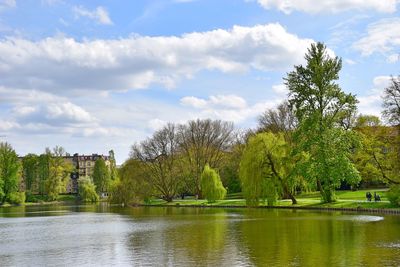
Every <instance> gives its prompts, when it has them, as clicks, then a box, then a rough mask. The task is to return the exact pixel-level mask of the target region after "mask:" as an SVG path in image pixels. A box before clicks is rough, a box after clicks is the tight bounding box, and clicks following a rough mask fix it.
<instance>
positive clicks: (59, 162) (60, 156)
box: [45, 146, 73, 200]
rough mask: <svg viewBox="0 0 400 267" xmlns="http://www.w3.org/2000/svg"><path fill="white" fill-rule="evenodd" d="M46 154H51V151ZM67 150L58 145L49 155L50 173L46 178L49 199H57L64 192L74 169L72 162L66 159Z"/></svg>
mask: <svg viewBox="0 0 400 267" xmlns="http://www.w3.org/2000/svg"><path fill="white" fill-rule="evenodd" d="M46 154H50V153H49V151H47V152H46ZM65 154H66V152H65V150H64V148H63V147H60V146H56V147H55V148H54V149H53V151H52V153H51V154H50V155H49V156H50V160H49V169H48V171H49V173H48V177H47V180H45V186H46V193H47V197H48V199H49V200H56V199H57V198H58V195H59V194H60V193H61V192H64V191H65V189H66V186H67V183H68V180H69V178H70V174H71V172H72V170H73V166H72V164H71V163H69V162H67V161H66V160H65V159H64V156H65Z"/></svg>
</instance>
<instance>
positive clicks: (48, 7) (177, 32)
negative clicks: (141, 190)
mask: <svg viewBox="0 0 400 267" xmlns="http://www.w3.org/2000/svg"><path fill="white" fill-rule="evenodd" d="M399 9H400V1H398V0H363V1H360V0H336V1H328V0H326V1H324V0H321V1H313V0H146V1H145V0H135V1H129V0H126V1H124V0H103V1H95V0H93V1H73V0H72V1H63V0H0V141H3V142H5V141H6V142H9V143H10V144H11V145H12V146H13V147H14V149H15V150H16V152H17V153H18V154H19V155H25V154H27V153H37V154H39V153H42V152H43V151H44V150H45V148H46V147H50V148H52V147H54V146H56V145H59V146H63V147H64V148H65V149H66V151H67V152H69V153H71V154H73V153H79V154H92V153H99V154H107V153H108V151H109V150H110V149H113V150H114V151H115V154H116V159H117V163H119V164H121V163H123V162H124V161H125V160H126V159H127V158H128V157H129V151H130V148H131V146H132V145H133V144H134V143H136V142H140V141H142V140H144V139H146V138H147V137H149V136H151V134H152V133H153V132H154V131H155V130H157V129H159V128H160V127H162V126H163V125H165V124H166V123H167V122H175V123H184V122H186V121H188V120H193V119H197V118H201V119H204V118H211V119H220V120H225V121H232V122H234V123H235V126H236V127H237V128H242V129H246V128H254V127H255V126H256V125H257V117H258V116H259V115H260V114H261V113H262V112H263V111H264V110H266V109H267V108H274V107H275V106H276V105H278V104H279V103H281V102H282V101H283V100H284V99H285V98H286V96H287V89H286V88H285V86H284V84H283V83H284V81H283V78H284V77H285V76H286V74H287V72H289V71H291V70H293V66H294V65H299V64H304V54H305V53H306V51H307V48H308V47H309V46H310V44H311V43H313V42H317V41H320V42H324V43H325V44H326V45H327V47H328V49H329V53H330V54H331V55H335V56H338V57H340V58H342V60H343V68H342V71H341V72H340V79H339V84H340V86H341V88H342V89H343V90H344V91H345V92H347V93H353V94H356V95H357V98H358V100H359V105H358V108H359V112H360V113H362V114H372V115H378V116H379V115H380V112H381V95H382V92H383V89H384V88H385V87H386V86H387V85H388V84H389V81H390V76H391V75H394V76H397V75H399V74H400V16H399V14H400V13H399Z"/></svg>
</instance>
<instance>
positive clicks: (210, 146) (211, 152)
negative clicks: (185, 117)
mask: <svg viewBox="0 0 400 267" xmlns="http://www.w3.org/2000/svg"><path fill="white" fill-rule="evenodd" d="M233 130H234V128H233V124H232V123H230V122H223V121H219V120H215V121H212V120H209V119H208V120H195V121H189V122H188V123H186V124H183V125H180V126H179V145H180V149H181V151H182V153H183V160H184V163H185V166H186V168H187V169H186V171H187V175H186V178H187V179H185V182H186V184H187V187H188V188H190V190H191V191H192V192H193V193H195V194H196V195H198V196H199V197H201V185H200V178H201V173H202V172H203V169H204V166H205V165H206V164H209V165H210V167H212V168H218V167H220V164H221V163H222V160H223V156H224V152H226V151H228V150H229V149H230V148H231V144H232V141H233V137H234V136H233Z"/></svg>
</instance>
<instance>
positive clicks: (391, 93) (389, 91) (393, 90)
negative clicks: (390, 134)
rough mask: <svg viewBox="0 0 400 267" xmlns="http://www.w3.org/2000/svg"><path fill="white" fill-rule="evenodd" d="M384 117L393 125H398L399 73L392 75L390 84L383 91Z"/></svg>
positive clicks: (399, 105) (399, 123)
mask: <svg viewBox="0 0 400 267" xmlns="http://www.w3.org/2000/svg"><path fill="white" fill-rule="evenodd" d="M383 108H384V110H383V112H382V115H383V116H384V118H385V119H386V120H387V121H388V122H389V123H390V124H391V125H394V126H396V125H397V126H399V127H400V75H399V76H397V78H394V77H392V79H391V84H390V85H389V86H388V87H386V88H385V90H384V92H383Z"/></svg>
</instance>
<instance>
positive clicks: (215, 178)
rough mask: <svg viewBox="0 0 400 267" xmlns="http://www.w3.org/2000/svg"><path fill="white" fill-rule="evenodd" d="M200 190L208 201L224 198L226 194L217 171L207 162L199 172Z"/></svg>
mask: <svg viewBox="0 0 400 267" xmlns="http://www.w3.org/2000/svg"><path fill="white" fill-rule="evenodd" d="M201 190H202V192H203V196H204V197H205V198H206V199H207V201H208V202H209V203H212V202H215V201H216V200H220V199H224V198H225V196H226V189H225V187H224V186H223V185H222V182H221V179H220V177H219V175H218V173H217V172H216V171H215V170H214V169H212V168H210V166H209V165H208V164H206V166H205V167H204V170H203V172H202V174H201Z"/></svg>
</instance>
